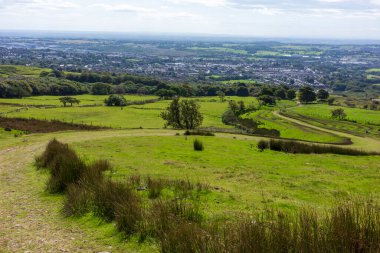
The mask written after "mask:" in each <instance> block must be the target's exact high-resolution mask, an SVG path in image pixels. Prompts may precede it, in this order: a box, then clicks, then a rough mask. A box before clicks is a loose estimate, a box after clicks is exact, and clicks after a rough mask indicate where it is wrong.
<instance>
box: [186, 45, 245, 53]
mask: <svg viewBox="0 0 380 253" xmlns="http://www.w3.org/2000/svg"><path fill="white" fill-rule="evenodd" d="M187 49H189V50H194V51H206V52H207V51H209V52H218V53H229V54H240V55H246V54H248V52H247V51H245V50H240V49H233V48H226V47H189V48H187Z"/></svg>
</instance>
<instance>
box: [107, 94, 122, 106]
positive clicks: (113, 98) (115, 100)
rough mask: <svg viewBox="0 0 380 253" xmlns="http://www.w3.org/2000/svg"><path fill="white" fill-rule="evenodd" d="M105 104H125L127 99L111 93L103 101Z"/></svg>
mask: <svg viewBox="0 0 380 253" xmlns="http://www.w3.org/2000/svg"><path fill="white" fill-rule="evenodd" d="M104 102H105V104H106V106H126V105H127V100H125V98H124V97H123V96H122V95H111V96H109V97H108V99H106V100H105V101H104Z"/></svg>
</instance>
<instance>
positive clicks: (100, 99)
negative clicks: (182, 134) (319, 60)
mask: <svg viewBox="0 0 380 253" xmlns="http://www.w3.org/2000/svg"><path fill="white" fill-rule="evenodd" d="M60 97H61V96H34V97H24V98H21V99H12V98H8V99H7V98H1V99H0V104H15V105H51V106H62V103H61V102H60V101H59V98H60ZM72 97H74V98H77V99H79V100H80V104H79V105H104V100H105V99H107V98H108V97H109V96H107V95H104V96H103V95H97V96H94V95H78V96H72ZM124 97H125V99H126V100H127V102H128V101H143V100H149V99H156V98H158V97H156V96H138V95H125V96H124Z"/></svg>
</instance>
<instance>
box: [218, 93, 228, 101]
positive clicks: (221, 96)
mask: <svg viewBox="0 0 380 253" xmlns="http://www.w3.org/2000/svg"><path fill="white" fill-rule="evenodd" d="M216 94H217V95H218V97H219V99H220V102H224V100H225V97H226V94H224V92H223V91H218V92H217V93H216Z"/></svg>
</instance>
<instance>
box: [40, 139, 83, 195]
mask: <svg viewBox="0 0 380 253" xmlns="http://www.w3.org/2000/svg"><path fill="white" fill-rule="evenodd" d="M35 160H36V165H37V167H38V168H46V169H48V170H49V171H50V178H49V180H48V182H47V189H48V191H49V192H51V193H60V192H64V191H65V190H66V189H67V187H68V185H69V184H71V183H76V182H78V180H79V178H80V176H81V174H82V173H83V171H84V170H85V164H84V162H83V161H82V159H80V158H79V157H78V156H77V154H76V153H75V152H74V151H73V150H72V149H70V148H69V147H68V145H66V144H62V143H60V142H58V141H57V140H55V139H54V140H52V141H50V142H49V144H48V145H47V148H46V150H45V152H44V153H43V154H42V155H41V156H39V157H36V159H35Z"/></svg>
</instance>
